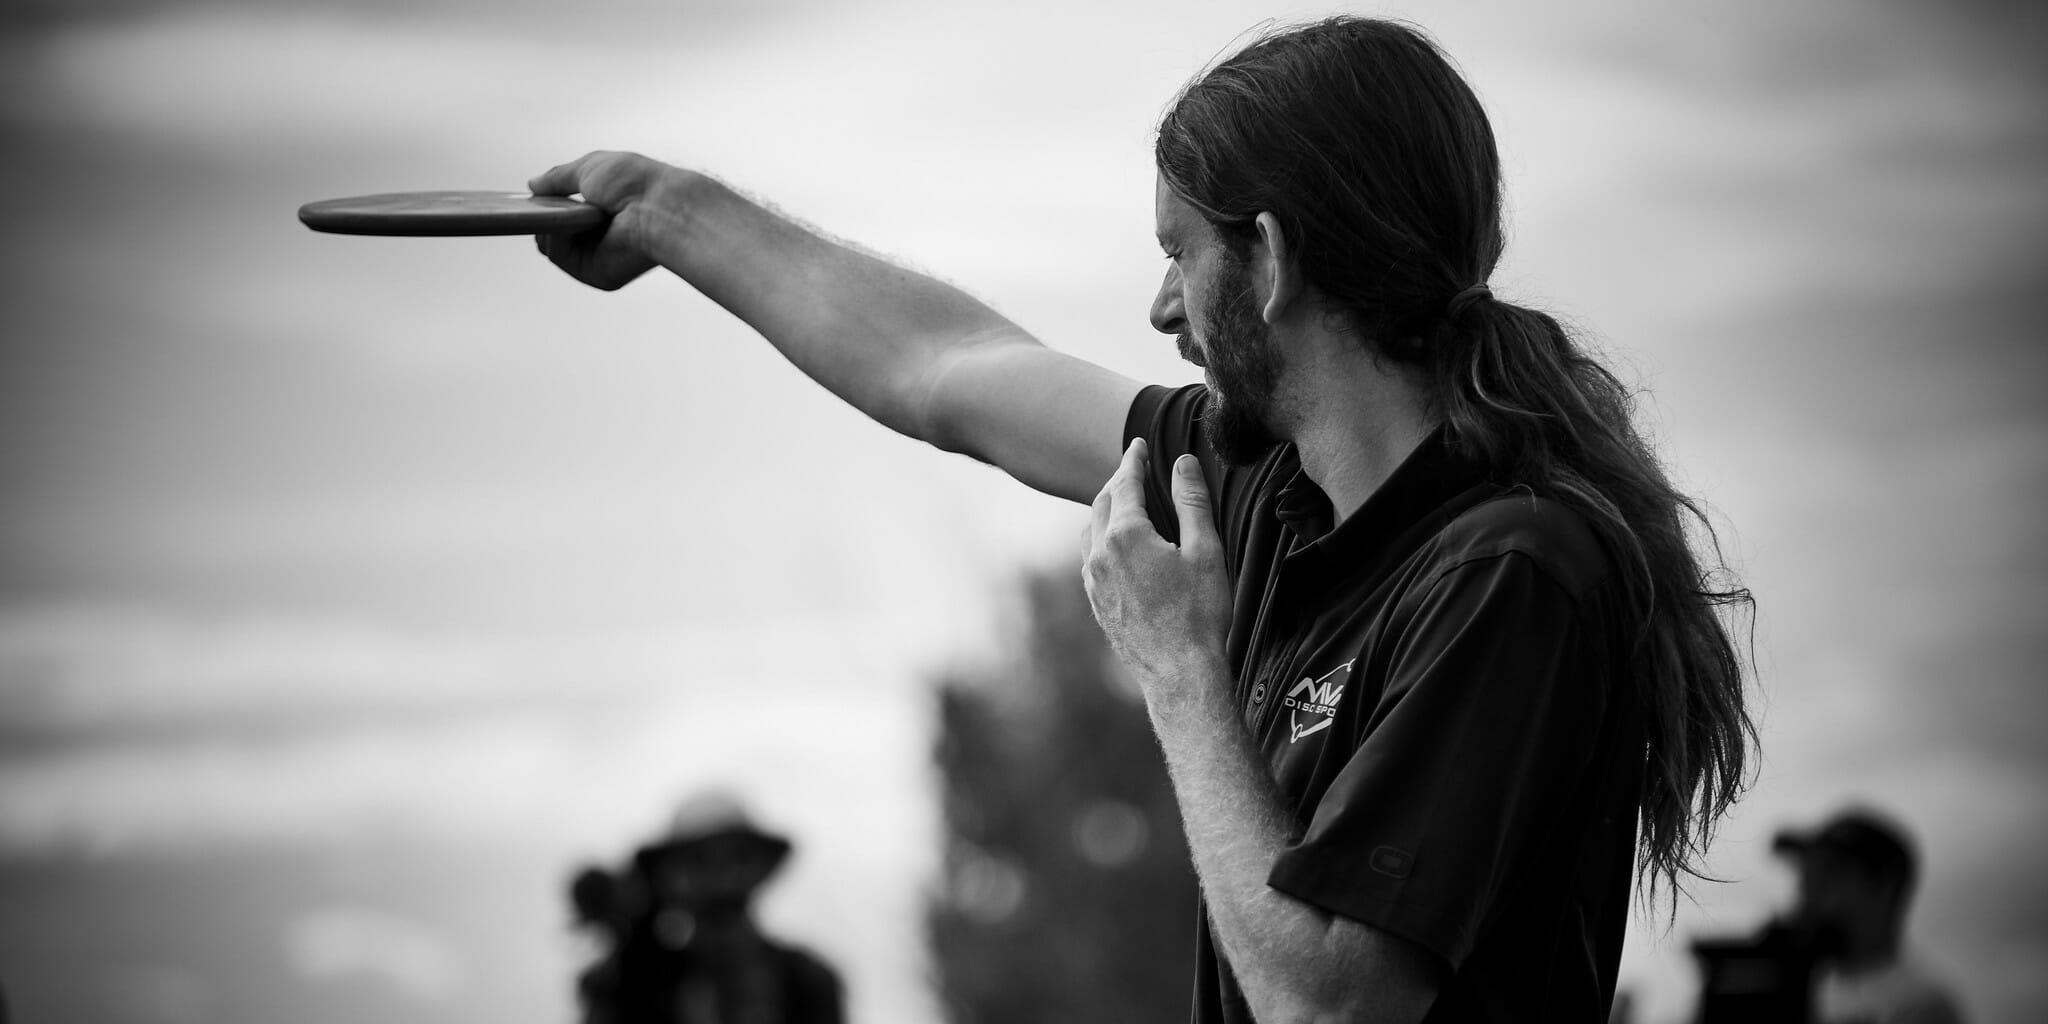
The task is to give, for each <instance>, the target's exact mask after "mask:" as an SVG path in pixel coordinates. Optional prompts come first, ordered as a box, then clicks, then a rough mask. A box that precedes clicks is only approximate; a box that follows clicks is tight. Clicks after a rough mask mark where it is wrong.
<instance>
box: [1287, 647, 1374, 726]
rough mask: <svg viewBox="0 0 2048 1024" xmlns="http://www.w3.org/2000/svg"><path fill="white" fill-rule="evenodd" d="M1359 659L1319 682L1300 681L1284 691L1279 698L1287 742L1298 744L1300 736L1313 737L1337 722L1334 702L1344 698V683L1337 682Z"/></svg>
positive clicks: (1314, 680) (1342, 681) (1334, 671)
mask: <svg viewBox="0 0 2048 1024" xmlns="http://www.w3.org/2000/svg"><path fill="white" fill-rule="evenodd" d="M1357 661H1358V659H1356V658H1353V659H1351V660H1350V661H1347V662H1345V663H1344V664H1342V665H1339V666H1337V667H1336V668H1333V669H1331V670H1329V671H1328V672H1325V673H1323V677H1322V678H1321V679H1310V678H1308V677H1306V676H1304V677H1302V680H1301V682H1298V683H1296V684H1294V688H1293V689H1291V690H1289V691H1287V696H1285V697H1283V698H1281V700H1280V706H1282V707H1284V708H1286V709H1287V714H1288V722H1287V729H1288V737H1287V742H1289V743H1299V742H1300V741H1301V738H1302V737H1303V736H1313V735H1315V734H1316V733H1319V732H1322V731H1323V730H1324V729H1327V728H1329V727H1330V723H1331V722H1334V721H1336V720H1337V702H1338V701H1339V700H1342V699H1343V698H1344V683H1345V680H1343V679H1340V678H1338V677H1339V676H1341V675H1342V674H1343V673H1346V672H1349V671H1351V666H1352V665H1353V664H1354V663H1356V662H1357Z"/></svg>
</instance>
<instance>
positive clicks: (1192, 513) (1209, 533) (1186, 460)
mask: <svg viewBox="0 0 2048 1024" xmlns="http://www.w3.org/2000/svg"><path fill="white" fill-rule="evenodd" d="M1173 507H1174V511H1175V512H1177V513H1178V514H1179V516H1180V546H1181V548H1182V549H1183V550H1186V549H1189V548H1207V547H1210V546H1212V545H1214V544H1215V543H1216V518H1215V514H1214V512H1213V511H1211V509H1212V508H1213V505H1212V503H1211V502H1210V499H1209V484H1208V483H1207V482H1206V481H1204V480H1203V479H1202V463H1201V462H1200V460H1198V459H1196V458H1195V457H1194V456H1192V455H1183V456H1181V457H1180V458H1178V459H1175V460H1173Z"/></svg>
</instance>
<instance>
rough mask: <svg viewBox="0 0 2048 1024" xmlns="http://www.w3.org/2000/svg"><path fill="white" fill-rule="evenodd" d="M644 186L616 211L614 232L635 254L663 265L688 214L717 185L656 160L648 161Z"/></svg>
mask: <svg viewBox="0 0 2048 1024" xmlns="http://www.w3.org/2000/svg"><path fill="white" fill-rule="evenodd" d="M648 162H649V163H650V164H651V165H652V166H651V167H650V168H649V170H648V174H647V183H646V185H645V187H643V188H642V189H641V191H640V196H639V198H638V199H636V200H635V201H634V202H633V203H632V204H631V205H629V206H627V207H626V208H625V209H624V210H621V211H619V213H618V215H617V218H616V221H615V223H614V230H623V232H624V238H623V239H622V240H623V241H625V242H626V243H627V244H628V245H630V246H631V247H632V248H633V250H634V251H635V252H638V253H640V254H641V255H643V256H646V257H647V258H648V259H651V260H653V261H655V262H656V263H661V264H664V265H666V264H667V263H668V262H669V261H668V255H669V250H671V249H672V248H673V247H674V246H675V245H676V244H677V242H678V241H680V240H681V239H682V238H683V237H685V236H686V234H687V233H688V230H689V221H690V215H691V212H692V211H693V210H695V209H696V208H697V207H698V205H699V204H700V203H701V202H702V197H703V195H704V193H705V192H706V191H708V189H709V187H710V186H712V185H715V184H716V183H715V182H713V181H712V179H711V178H710V177H708V176H706V175H704V174H700V173H698V172H696V171H692V170H688V169H685V168H681V167H674V166H671V165H669V164H665V163H660V162H658V161H653V160H650V161H648Z"/></svg>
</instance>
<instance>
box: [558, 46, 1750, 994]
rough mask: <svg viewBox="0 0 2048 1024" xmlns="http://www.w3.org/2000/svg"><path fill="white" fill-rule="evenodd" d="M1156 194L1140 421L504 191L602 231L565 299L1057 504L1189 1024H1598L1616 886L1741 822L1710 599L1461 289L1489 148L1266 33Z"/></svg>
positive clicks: (737, 202)
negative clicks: (1072, 529) (661, 312)
mask: <svg viewBox="0 0 2048 1024" xmlns="http://www.w3.org/2000/svg"><path fill="white" fill-rule="evenodd" d="M1156 157H1157V161H1158V166H1159V182H1158V185H1157V189H1156V193H1155V196H1154V205H1155V213H1156V219H1157V227H1158V233H1159V240H1160V244H1161V245H1162V246H1163V247H1164V248H1165V250H1166V253H1167V255H1168V256H1169V257H1170V259H1171V264H1170V266H1169V268H1168V270H1167V273H1166V279H1165V281H1164V282H1163V283H1162V285H1161V287H1160V290H1159V294H1158V296H1157V297H1156V298H1155V299H1154V300H1153V305H1152V311H1151V320H1152V324H1153V326H1154V327H1156V328H1157V329H1159V330H1160V331H1162V332H1164V333H1167V334H1172V335H1175V336H1176V338H1177V340H1178V344H1179V348H1180V351H1181V353H1182V354H1183V355H1184V356H1185V357H1187V358H1188V359H1190V360H1192V361H1194V362H1196V363H1197V364H1200V365H1202V366H1203V367H1205V371H1206V372H1205V377H1206V386H1202V387H1192V388H1186V389H1182V390H1179V391H1167V390H1165V389H1161V388H1142V387H1140V386H1139V385H1138V384H1137V383H1136V382H1134V381H1131V380H1128V379H1126V378H1124V377H1122V376H1120V375H1118V374H1115V373H1113V372H1110V371H1108V370H1105V369H1102V368H1100V367H1097V366H1093V365H1090V364H1088V363H1085V362H1082V361H1079V360H1076V359H1073V358H1070V357H1067V356H1063V355H1060V354H1058V353H1056V352H1054V351H1052V350H1050V349H1048V348H1046V347H1044V346H1042V345H1041V344H1039V343H1038V342H1037V341H1036V340H1035V339H1033V338H1032V337H1031V336H1030V335H1028V334H1027V333H1025V332H1024V331H1023V330H1022V329H1021V328H1019V327H1018V326H1016V325H1015V324H1012V323H1010V322H1008V321H1007V320H1005V319H1003V318H1002V317H1000V316H998V315H997V314H995V313H994V312H993V311H991V310H990V309H989V308H988V307H986V306H984V305H982V304H981V303H979V302H977V301H975V300H974V299H972V298H970V297H968V296H967V295H965V294H963V293H961V292H959V291H958V290H955V289H953V288H951V287H949V286H947V285H944V284H942V283H940V282H937V281H933V280H931V279H928V278H925V277H922V276H920V275H917V274H915V273H912V272H910V271H908V270H905V269H902V268H900V267H896V266H893V265H891V264H888V263H886V262H883V261H881V260H879V259H875V258H873V257H870V256H867V255H863V254H861V253H859V252H856V251H853V250H851V249H849V248H846V247H844V246H840V245H837V244H834V243H832V242H830V241H828V240H826V239H823V238H820V237H818V236H817V235H815V234H813V233H811V232H809V231H807V230H805V229H803V228H801V227H799V226H797V225H794V224H792V223H790V222H788V221H786V220H784V219H782V218H779V217H777V216H775V215H774V214H772V213H770V212H768V211H766V210H764V209H762V208H760V207H758V206H756V205H754V204H752V203H750V202H748V201H746V200H745V199H743V198H741V197H740V196H738V195H737V194H735V193H734V192H732V191H731V190H729V189H727V188H725V187H724V186H723V185H721V184H719V183H717V182H715V181H712V180H709V179H707V178H705V177H703V176H701V175H697V174H693V173H690V172H688V171H683V170H678V169H675V168H670V167H664V166H662V165H659V164H656V163H653V162H651V161H648V160H646V159H644V158H640V157H634V156H629V155H622V154H613V153H598V154H592V155H590V156H586V157H584V158H583V159H581V160H578V161H575V162H573V163H570V164H566V165H563V166H560V167H557V168H555V169H553V170H551V171H549V172H547V173H546V174H543V175H541V176H540V177H538V178H536V179H534V181H533V182H532V187H533V189H534V191H536V192H540V193H548V194H570V193H576V192H581V193H582V194H583V196H584V197H585V198H586V199H587V200H589V201H590V202H593V203H596V204H597V205H599V206H601V207H603V208H605V209H606V210H609V211H611V212H612V213H613V219H612V221H611V223H610V226H609V227H608V228H607V229H605V230H604V231H602V232H600V233H593V234H588V235H582V236H557V237H548V238H543V239H541V241H540V246H541V249H542V251H543V252H545V253H546V254H547V255H548V256H549V257H550V258H551V259H553V260H554V261H555V262H556V263H557V264H558V265H560V266H561V267H562V268H563V269H565V270H567V271H568V272H569V273H571V274H572V275H574V276H575V277H577V278H578V279H580V280H582V281H584V282H586V283H588V284H592V285H595V286H598V287H602V288H616V287H619V286H621V285H623V284H625V283H626V282H628V281H631V280H633V279H634V278H636V277H638V276H639V275H640V274H642V273H644V272H646V271H647V270H649V269H651V268H652V267H654V266H656V265H659V266H662V267H665V268H667V269H669V270H670V271H672V272H674V273H676V274H678V275H680V276H681V277H683V278H684V279H685V280H687V281H689V282H690V283H691V284H692V285H694V286H695V287H697V288H698V289H699V290H700V291H702V292H703V293H704V294H705V295H707V296H709V297H710V298H712V299H713V300H715V301H717V302H718V303H719V304H721V305H723V306H724V307H726V308H727V309H729V310H731V311H732V312H733V313H735V314H737V315H738V316H739V317H740V318H741V319H743V320H744V321H746V322H747V323H748V324H750V325H751V326H753V327H754V328H755V329H756V330H758V331H759V332H760V333H761V334H762V335H764V336H765V337H766V338H767V339H768V340H769V341H770V342H771V343H773V344H774V345H775V346H776V347H777V348H778V349H779V350H780V351H781V352H783V354H784V355H786V356H787V357H788V358H789V359H791V360H792V361H793V362H795V363H796V365H797V366H799V367H800V368H802V369H803V370H804V371H805V372H806V373H808V374H810V375H811V376H812V377H813V378H815V379H817V380H818V381H819V382H821V383H822V384H824V385H825V386H826V387H827V388H829V389H830V390H832V391H833V392H835V393H836V394H838V395H840V396H841V397H842V398H844V399H846V400H847V401H849V402H851V403H853V404H854V405H855V406H857V407H858V408H860V409H861V410H863V411H865V412H866V413H868V414H869V415H870V416H872V417H874V418H875V419H877V420H879V421H880V422H882V423H884V424H887V425H888V426H890V427H893V428H895V429H896V430H899V431H901V432H903V433H906V434H909V435H911V436H913V437H917V438H921V439H923V440H925V441H928V442H930V443H931V444H933V445H935V446H937V447H940V448H943V449H946V450H950V451H958V452H965V453H968V454H971V455H973V456H975V457H976V458H979V459H982V460H984V461H987V462H990V463H993V464H995V465H997V466H999V467H1001V468H1002V469H1004V470H1006V471H1008V472H1009V473H1010V474H1012V475H1013V476H1015V477H1017V478H1018V479H1019V480H1022V481H1023V482H1025V483H1027V484H1030V485H1031V486H1033V487H1036V488H1038V489H1040V490H1043V491H1046V492H1048V493H1051V494H1056V495H1060V496H1064V497H1067V498H1071V499H1073V500H1076V501H1092V502H1093V514H1092V518H1091V526H1090V531H1089V533H1090V536H1089V550H1088V554H1087V558H1086V575H1087V583H1088V587H1089V593H1090V599H1091V601H1092V603H1093V605H1094V607H1095V611H1096V615H1097V618H1098V619H1099V620H1100V622H1101V623H1102V626H1103V629H1104V631H1105V633H1106V634H1107V635H1108V637H1109V639H1110V641H1111V643H1112V645H1113V646H1114V647H1115V649H1116V651H1117V653H1118V655H1119V656H1120V657H1121V659H1122V660H1123V662H1124V664H1125V665H1126V667H1127V668H1128V669H1129V671H1130V672H1131V673H1132V675H1133V676H1134V677H1135V678H1136V679H1137V680H1138V681H1139V683H1140V684H1141V685H1142V687H1143V689H1144V692H1145V697H1146V701H1147V706H1148V709H1149V711H1150V714H1151V716H1152V720H1153V723H1154V726H1155V729H1156V731H1157V734H1158V737H1159V739H1160V742H1161V745H1162V747H1163V748H1164V750H1165V754H1166V759H1167V764H1168V768H1169V770H1170V772H1171V774H1172V777H1173V780H1174V785H1175V792H1176V796H1177V799H1178V800H1179V803H1180V806H1181V811H1182V814H1183V817H1184V819H1185V822H1186V826H1187V833H1188V838H1189V844H1190V847H1191V851H1192V854H1193V857H1194V863H1195V867H1196V870H1197V873H1198V875H1199V876H1200V878H1201V882H1202V890H1203V897H1204V904H1205V908H1206V913H1205V914H1204V915H1203V922H1202V927H1201V931H1200V935H1199V937H1198V938H1199V943H1200V946H1199V949H1200V967H1199V971H1198V977H1197V980H1196V993H1195V1008H1194V1016H1195V1019H1196V1020H1198V1021H1246V1020H1251V1019H1254V1018H1256V1019H1258V1020H1263V1021H1294V1020H1390V1021H1392V1020H1400V1021H1414V1020H1431V1021H1454V1020H1455V1021H1464V1020H1589V1021H1591V1020H1602V1019H1604V1018H1605V1014H1606V1007H1607V1004H1608V1002H1609V1001H1610V1000H1611V998H1612V993H1613V987H1614V974H1615V968H1616V964H1617V961H1618V959H1619V951H1620V943H1621V938H1622V933H1623V931H1624V923H1625V918H1626V910H1627V905H1628V896H1629V887H1630V878H1631V874H1632V873H1631V866H1632V864H1633V863H1634V862H1635V857H1634V855H1635V854H1636V853H1637V852H1638V851H1640V853H1641V854H1642V857H1643V865H1642V871H1643V876H1644V877H1645V878H1646V879H1647V880H1648V881H1649V888H1650V889H1651V890H1652V891H1653V892H1654V890H1655V887H1656V884H1657V882H1658V880H1660V879H1661V880H1663V881H1666V882H1671V883H1675V882H1676V880H1677V878H1678V876H1679V874H1681V873H1683V872H1687V871H1689V870H1690V869H1691V865H1692V860H1693V858H1694V856H1695V855H1696V854H1697V852H1698V850H1699V849H1700V847H1701V846H1702V845H1703V844H1704V842H1705V839H1706V836H1707V835H1708V834H1709V832H1710V831H1711V828H1712V825H1713V824H1714V822H1715V821H1716V820H1717V818H1718V816H1719V815H1720V814H1721V813H1722V812H1723V811H1724V810H1725V809H1726V807H1727V805H1728V804H1729V802H1730V801H1732V799H1733V797H1734V793H1735V790H1736V789H1737V788H1738V786H1739V779H1740V775H1741V771H1742V766H1743V763H1744V755H1745V753H1746V750H1747V747H1748V743H1749V740H1750V734H1749V729H1748V721H1747V718H1746V717H1745V712H1744V710H1743V701H1742V688H1741V681H1740V673H1739V671H1738V669H1739V660H1738V659H1737V657H1736V655H1735V652H1734V649H1733V646H1732V645H1731V644H1730V642H1729V640H1728V637H1727V635H1726V633H1725V632H1724V630H1723V629H1722V626H1721V624H1720V622H1719V620H1718V619H1717V617H1716V615H1715V613H1716V611H1717V609H1718V608H1719V606H1720V605H1722V604H1725V603H1727V602H1730V601H1743V600H1746V599H1747V595H1746V593H1745V592H1742V591H1739V590H1734V589H1716V588H1715V587H1714V586H1713V585H1712V583H1711V581H1710V579H1709V578H1708V576H1707V575H1706V573H1705V572H1704V571H1703V569H1702V566H1701V564H1700V563H1699V561H1698V560H1697V559H1696V558H1695V557H1694V555H1693V552H1692V551H1691V549H1690V548H1689V546H1688V544H1687V540H1686V536H1685V534H1684V532H1683V525H1684V521H1685V518H1686V516H1687V515H1688V514H1690V513H1692V511H1693V510H1692V506H1691V505H1690V504H1689V503H1688V502H1687V501H1686V499H1685V498H1684V497H1683V496H1682V495H1680V494H1678V493H1677V492H1676V491H1674V490H1672V488H1671V487H1670V485H1669V484H1668V482H1667V481H1666V479H1665V477H1664V475H1663V472H1662V470H1661V468H1660V467H1659V466H1658V465H1657V463H1656V461H1655V459H1654V458H1653V457H1652V456H1651V455H1649V454H1648V449H1647V446H1646V445H1645V444H1644V443H1643V442H1642V440H1641V439H1640V438H1639V437H1638V436H1637V435H1636V433H1635V432H1634V430H1633V428H1632V427H1631V426H1630V424H1629V420H1628V395H1627V392H1626V391H1625V390H1624V389H1623V388H1622V387H1621V386H1620V385H1619V384H1618V383H1617V382H1616V381H1615V380H1614V378H1613V377H1612V376H1610V375H1609V374H1607V372H1606V371H1605V370H1604V369H1602V368H1601V367H1600V366H1599V365H1598V364H1597V363H1595V362H1593V361H1591V360H1590V359H1588V358H1587V357H1586V356H1585V355H1583V354H1582V353H1581V352H1580V351H1579V350H1578V349H1577V348H1576V347H1575V346H1574V345H1573V343H1572V342H1571V340H1570V339H1569V338H1567V337H1566V336H1565V334H1564V333H1563V332H1562V331H1561V330H1559V328H1558V326H1557V324H1556V323H1555V321H1553V320H1551V319H1550V318H1549V317H1547V316H1543V315H1542V314H1538V313H1534V312H1530V311H1528V310H1524V309H1521V308H1519V307H1515V306H1511V305H1508V304H1506V303H1504V302H1500V301H1498V300H1496V299H1494V298H1492V296H1491V294H1490V292H1489V291H1488V290H1487V289H1486V287H1485V285H1484V282H1485V281H1486V279H1487V277H1488V276H1489V275H1490V274H1491V272H1492V269H1493V266H1494V264H1495V263H1496V262H1497V260H1498V258H1499V256H1500V251H1501V245H1502V241H1501V239H1502V235H1501V226H1500V220H1499V216H1500V191H1499V190H1500V183H1499V177H1500V176H1499V167H1498V159H1497V157H1496V155H1495V152H1494V146H1493V141H1492V134H1491V129H1490V128H1489V127H1488V125H1487V123H1486V119H1485V115H1484V113H1483V112H1482V111H1481V110H1480V108H1479V105H1478V103H1477V101H1476V100H1475V99H1474V98H1473V96H1472V94H1471V92H1470V90H1469V89H1468V88H1467V87H1466V85H1465V83H1464V82H1463V81H1462V80H1461V79H1460V78H1459V77H1458V75H1457V74H1456V72H1455V71H1454V70H1452V69H1451V67H1450V65H1449V63H1448V62H1447V61H1446V60H1445V59H1444V58H1443V56H1442V55H1441V54H1440V53H1438V52H1437V50H1436V49H1435V48H1434V47H1433V46H1432V45H1431V44H1430V43H1429V42H1428V41H1427V40H1426V39H1424V38H1423V37H1422V36H1420V35H1419V34H1418V33H1417V32H1415V31H1414V30H1412V29H1409V28H1407V27H1405V26H1400V25H1395V24H1390V23H1386V22H1380V21H1371V20H1364V19H1352V18H1340V19H1332V20H1329V21H1325V22H1320V23H1317V24H1313V25H1308V26H1304V27H1301V28H1298V29H1294V30H1290V31H1286V32H1281V33H1277V34H1273V35H1270V36H1268V37H1266V38H1264V39H1262V40H1260V41H1258V42H1256V43H1254V44H1252V45H1251V46H1249V47H1248V48H1246V49H1245V50H1243V51H1241V52H1239V53H1238V54H1236V55H1234V56H1232V57H1231V58H1229V59H1227V60H1225V61H1223V62H1222V63H1221V64H1219V65H1217V66H1216V67H1215V68H1213V69H1211V70H1210V71H1208V72H1206V73H1205V74H1204V75H1202V76H1201V77H1200V78H1198V79H1197V80H1196V81H1195V82H1193V83H1191V84H1190V85H1189V86H1188V88H1187V89H1186V90H1185V91H1184V92H1183V93H1182V95H1181V96H1180V97H1179V98H1178V99H1177V101H1176V102H1175V105H1174V107H1173V109H1172V110H1171V111H1170V112H1169V113H1168V115H1167V117H1166V118H1165V120H1164V122H1163V123H1162V124H1161V126H1160V131H1159V138H1158V143H1157V147H1156ZM1638 826H1640V843H1638V838H1637V837H1638V831H1637V829H1638Z"/></svg>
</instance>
